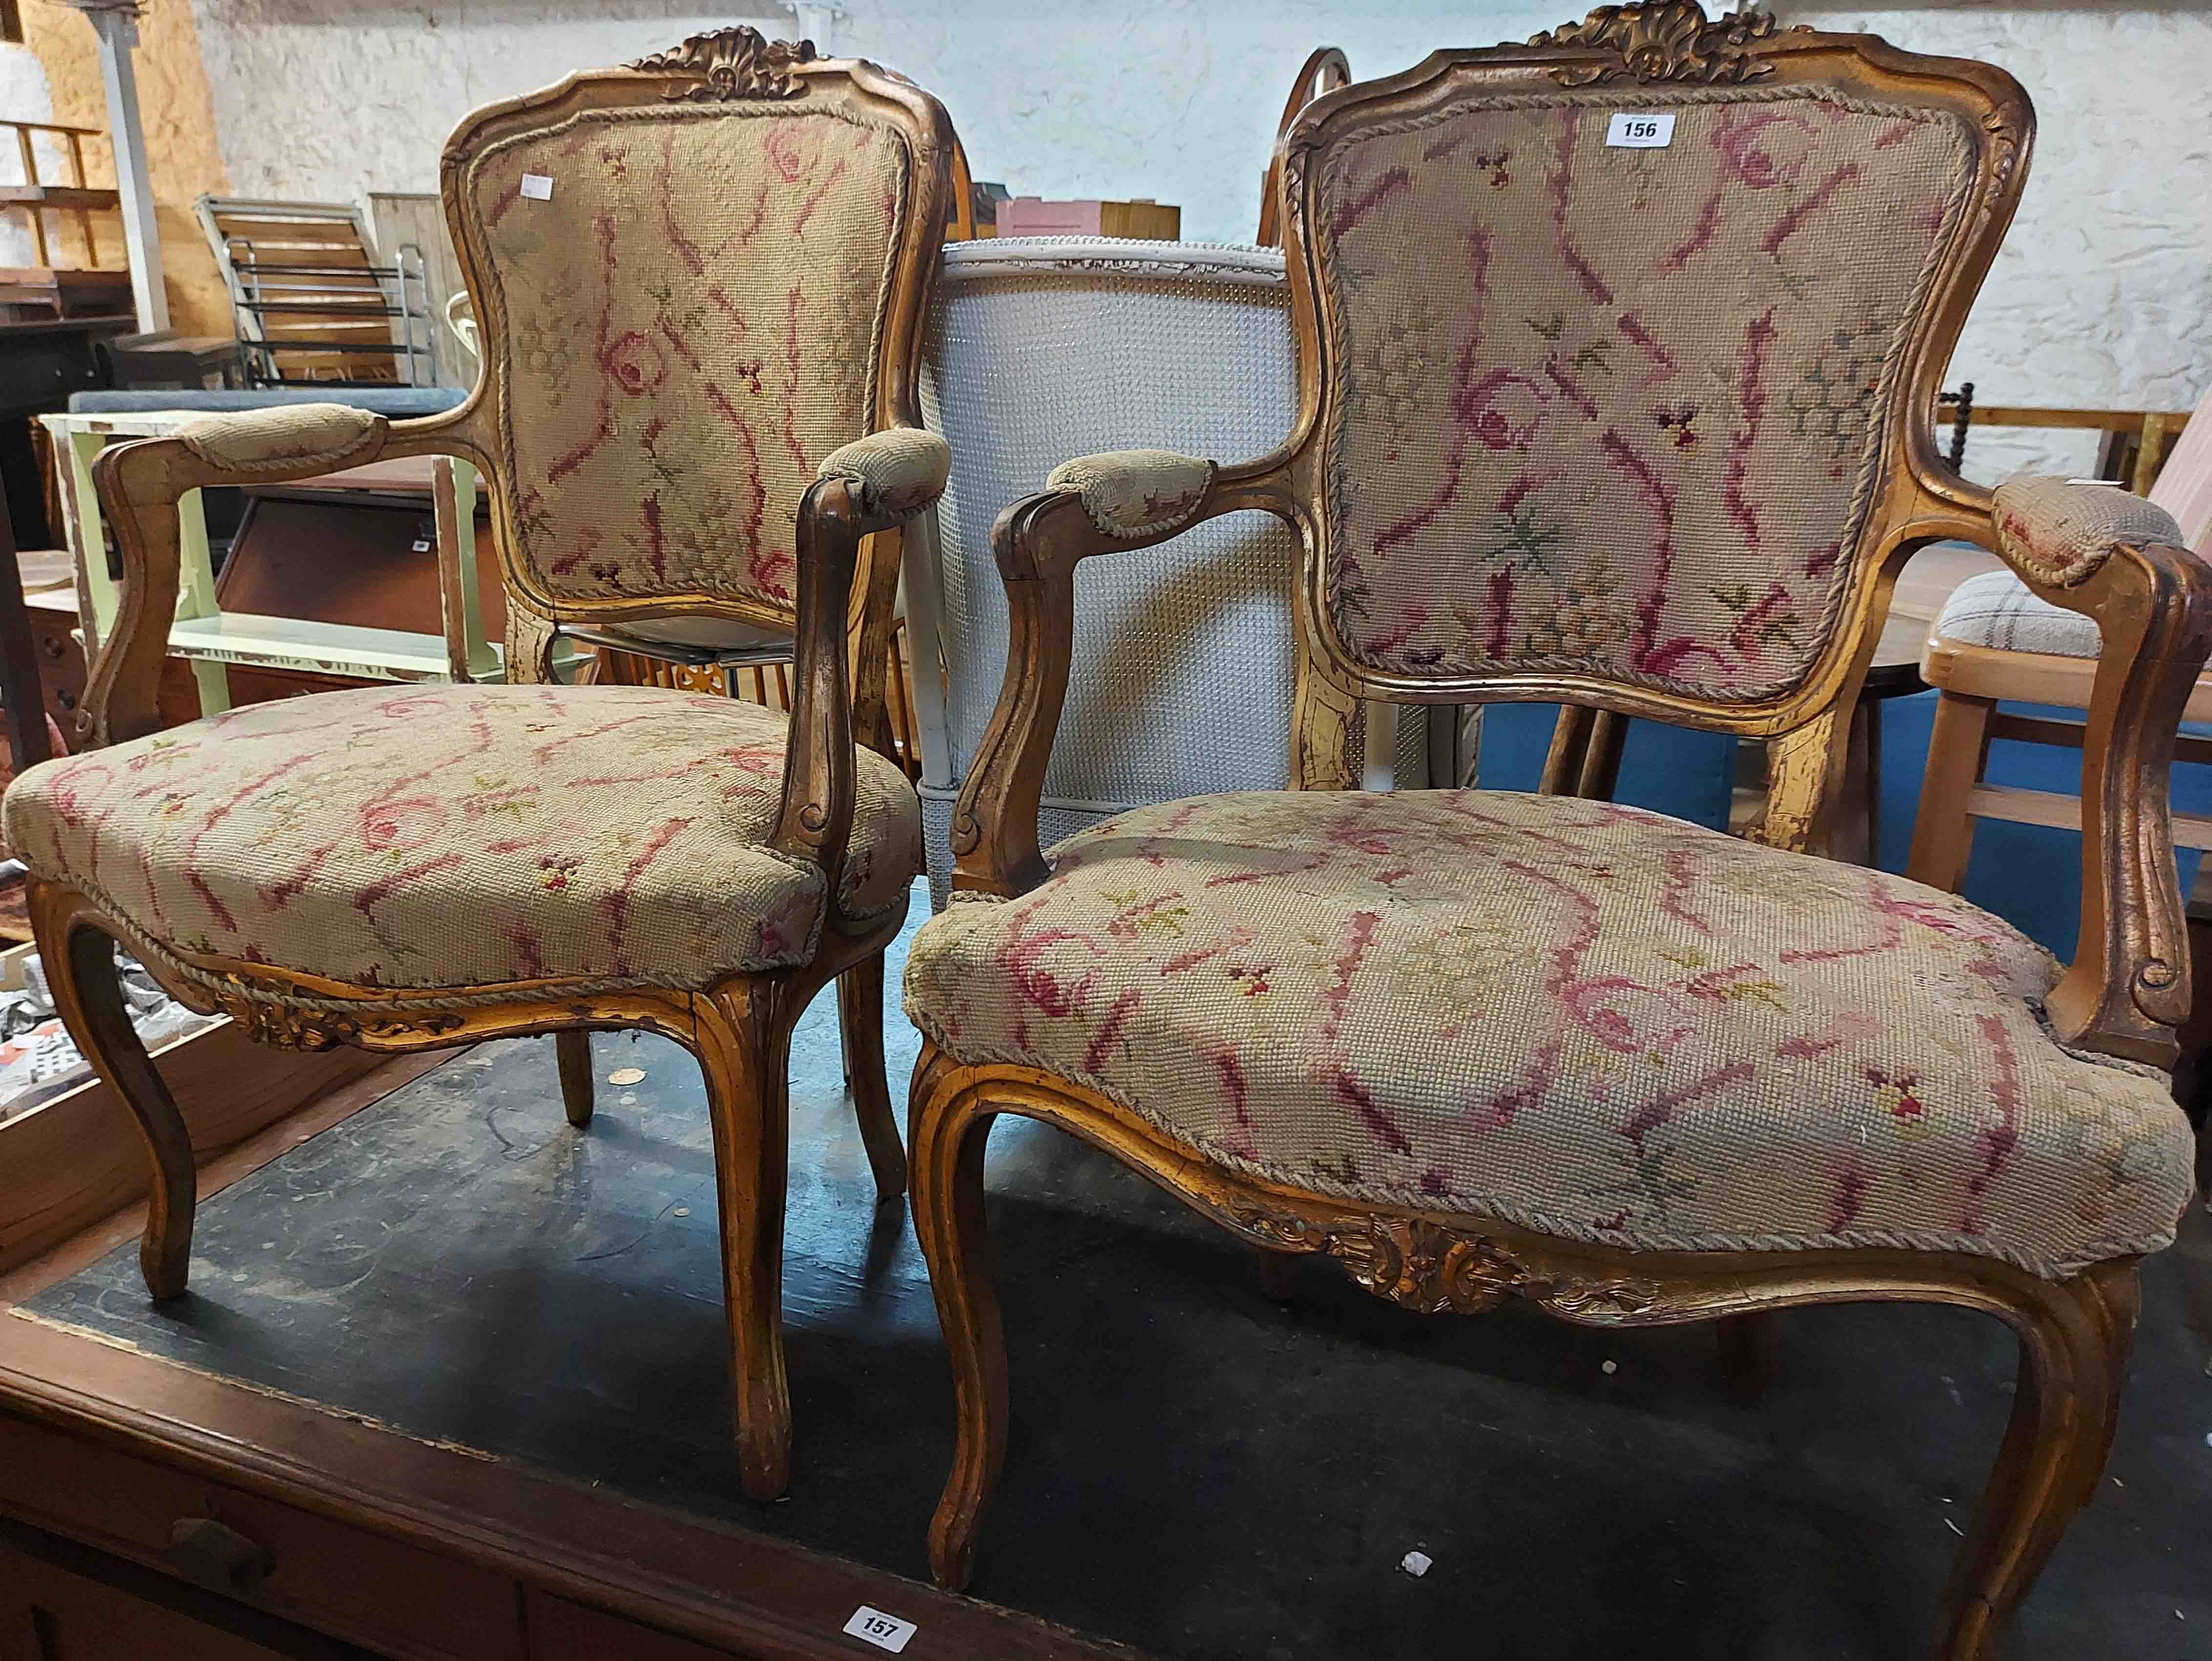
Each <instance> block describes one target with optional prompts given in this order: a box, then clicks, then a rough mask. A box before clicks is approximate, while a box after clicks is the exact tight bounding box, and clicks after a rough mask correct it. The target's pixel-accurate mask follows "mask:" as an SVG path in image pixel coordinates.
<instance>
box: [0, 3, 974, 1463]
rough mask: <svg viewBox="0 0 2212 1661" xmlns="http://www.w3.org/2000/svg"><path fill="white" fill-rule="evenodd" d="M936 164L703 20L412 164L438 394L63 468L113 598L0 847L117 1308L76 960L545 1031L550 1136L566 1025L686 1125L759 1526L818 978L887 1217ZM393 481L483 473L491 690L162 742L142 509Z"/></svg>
mask: <svg viewBox="0 0 2212 1661" xmlns="http://www.w3.org/2000/svg"><path fill="white" fill-rule="evenodd" d="M953 149H954V141H953V137H952V127H951V121H950V120H949V119H947V117H946V115H945V110H944V107H943V106H941V105H939V103H938V102H937V100H935V99H933V98H932V97H931V96H930V95H929V94H927V93H926V92H923V91H922V90H921V89H920V88H917V87H915V85H914V84H913V83H912V82H909V81H907V80H905V79H904V78H903V77H901V76H896V75H893V74H890V72H888V71H886V70H880V69H878V68H877V67H876V66H875V65H873V64H866V63H861V62H858V61H855V60H851V59H841V58H818V57H817V55H816V54H815V51H814V48H813V46H811V44H809V43H807V42H805V41H799V42H796V43H793V42H785V41H773V42H772V41H769V40H763V38H762V37H761V36H760V35H759V34H758V33H756V32H755V31H753V30H751V29H749V28H743V27H732V28H726V29H719V30H716V31H714V32H713V33H707V34H702V35H696V36H694V37H693V38H692V39H690V40H686V41H684V43H683V44H682V45H680V46H676V47H674V48H671V50H669V51H667V52H659V53H656V54H654V55H653V56H652V57H649V58H641V59H640V60H639V61H637V62H636V63H634V64H628V65H625V66H623V67H620V68H613V69H604V70H587V71H584V72H581V73H579V74H576V75H573V76H569V77H568V79H567V80H565V81H562V82H560V83H559V84H558V85H556V86H553V87H549V88H544V89H543V90H541V91H538V92H533V93H531V94H527V95H526V96H523V97H520V98H513V99H509V100H506V101H504V102H501V103H497V104H494V105H491V106H488V107H487V108H484V109H482V110H479V111H477V112H476V113H474V114H472V115H471V116H470V117H468V118H467V119H465V121H464V122H463V123H462V124H461V126H460V128H459V131H456V132H455V133H454V134H453V137H452V138H451V139H450V140H449V141H448V142H447V146H446V150H445V155H444V157H443V159H442V162H441V179H442V186H443V195H444V201H445V208H446V217H447V224H448V226H449V228H451V230H452V232H453V246H454V251H455V253H456V254H457V256H458V257H459V263H460V266H461V270H462V272H463V275H464V276H465V279H466V283H467V288H468V292H469V296H470V299H471V304H472V306H473V307H474V309H475V312H476V315H477V337H478V340H479V344H480V345H481V349H482V362H483V369H482V374H481V376H480V378H479V380H478V381H477V386H476V389H475V391H474V392H472V393H471V395H470V397H469V398H468V399H467V400H466V401H465V402H464V403H463V404H461V405H459V406H458V407H456V408H454V409H453V410H451V411H447V412H446V413H444V414H441V415H438V416H435V417H429V418H428V419H425V420H421V421H403V422H390V421H386V419H385V418H384V417H381V416H377V415H373V414H369V413H368V412H365V411H357V410H350V409H345V408H342V407H339V406H336V405H314V404H304V405H287V406H284V407H282V408H277V409H267V410H258V411H251V412H248V413H242V414H223V415H212V416H205V417H200V418H198V419H197V420H195V421H191V422H188V423H184V424H183V425H181V426H179V427H178V428H177V429H175V430H174V432H173V433H172V434H170V435H167V436H165V437H161V438H157V439H149V440H146V441H141V442H136V443H127V444H118V445H115V446H112V447H110V448H108V449H106V451H104V452H103V453H101V454H100V457H99V458H98V459H97V461H96V462H95V463H94V470H93V471H94V483H95V484H97V485H98V487H99V490H100V503H101V507H102V508H103V510H104V512H105V514H106V518H107V520H108V522H109V523H111V524H112V525H113V526H114V527H115V532H116V541H117V545H118V552H119V554H120V556H121V558H122V566H123V569H122V583H123V593H122V599H121V603H120V605H119V606H118V610H117V612H116V617H115V626H114V628H113V629H112V630H111V631H110V633H109V636H108V638H107V639H106V640H105V641H103V642H101V643H100V654H99V657H98V659H97V660H96V661H95V663H94V666H93V669H92V674H91V678H90V683H89V684H88V687H87V690H86V694H85V699H84V707H83V709H82V715H81V718H80V727H81V730H82V736H83V737H84V738H85V739H87V740H88V744H89V746H90V747H88V750H87V751H85V752H84V753H82V754H80V755H77V756H75V757H70V758H68V759H66V760H63V761H58V762H54V763H51V764H47V765H46V766H43V767H38V768H33V769H32V770H29V771H28V772H26V773H25V774H24V775H23V776H21V777H20V778H18V779H17V780H16V781H15V783H14V785H13V786H12V787H10V788H9V791H8V794H7V798H6V802H5V807H4V821H5V824H6V826H7V828H8V830H9V833H10V834H11V835H13V836H14V837H18V838H20V842H19V843H18V845H17V849H16V851H17V852H18V853H19V854H20V855H21V857H22V858H23V860H24V861H25V862H26V863H27V865H28V867H30V873H31V879H30V884H29V888H28V896H29V905H30V910H31V914H32V925H33V929H34V931H35V933H36V934H37V936H38V944H39V954H40V958H41V959H42V960H43V961H44V963H45V964H46V967H47V972H48V975H49V978H50V981H51V983H52V987H53V991H54V999H55V1002H56V1005H57V1006H58V1008H59V1011H60V1013H61V1015H62V1018H63V1019H64V1021H65V1022H66V1023H67V1024H68V1026H69V1030H70V1036H71V1037H73V1038H75V1039H76V1043H77V1045H78V1047H79V1048H80V1049H81V1050H83V1051H84V1053H85V1054H86V1055H87V1056H89V1057H91V1058H92V1060H93V1061H94V1064H95V1065H96V1066H98V1068H100V1072H101V1074H102V1076H103V1077H104V1078H105V1079H106V1080H107V1082H108V1084H109V1085H110V1086H112V1088H113V1089H114V1090H115V1091H116V1092H117V1093H118V1095H119V1096H120V1097H121V1098H122V1099H123V1100H124V1102H125V1104H126V1105H127V1106H128V1107H129V1108H130V1110H131V1114H132V1116H133V1117H134V1118H135V1120H136V1122H137V1126H138V1129H139V1130H140V1132H141V1134H142V1135H143V1140H144V1141H145V1144H146V1148H147V1153H148V1158H149V1165H150V1167H151V1173H152V1182H151V1189H150V1194H149V1204H148V1212H147V1222H146V1232H145V1235H144V1238H143V1241H142V1242H141V1246H140V1262H141V1265H142V1267H143V1270H144V1273H145V1278H146V1284H147V1287H148V1289H149V1292H151V1293H153V1295H154V1296H155V1297H156V1298H164V1299H166V1298H173V1297H175V1296H177V1295H179V1293H182V1292H183V1291H184V1290H185V1281H186V1278H187V1272H188V1269H189V1267H190V1264H191V1239H192V1208H193V1204H194V1200H195V1175H194V1167H193V1155H192V1147H191V1125H190V1124H189V1123H187V1122H186V1120H185V1116H184V1115H183V1114H181V1113H180V1112H179V1109H178V1105H177V1104H176V1103H175V1102H174V1101H173V1100H172V1099H171V1098H170V1096H169V1093H168V1091H167V1087H166V1086H164V1084H163V1083H162V1080H161V1075H160V1074H159V1072H158V1071H157V1070H156V1069H155V1068H154V1067H153V1066H152V1065H151V1064H150V1063H149V1061H148V1059H147V1057H146V1054H145V1051H144V1049H143V1045H141V1044H140V1043H139V1042H138V1039H137V1035H136V1033H135V1032H134V1031H133V1029H132V1028H131V1025H130V1022H129V1021H128V1019H125V1018H124V1016H123V1013H122V1005H121V1002H120V995H119V993H118V990H117V989H116V985H115V974H114V953H113V950H112V941H114V940H123V941H125V942H127V943H128V944H130V945H131V946H132V947H133V948H134V949H136V950H137V952H138V954H139V956H140V957H141V958H142V959H143V961H144V962H145V964H146V965H147V967H148V968H149V970H152V971H153V973H154V974H155V976H156V977H158V978H160V979H161V981H162V982H163V983H164V984H165V985H166V986H167V988H168V989H169V990H171V991H172V992H173V993H174V994H175V995H176V996H177V997H179V999H181V1000H182V1001H185V1003H187V1004H190V1005H191V1007H194V1008H200V1009H219V1010H221V1011H222V1012H223V1013H227V1014H228V1015H230V1016H231V1017H232V1018H233V1019H235V1020H236V1021H238V1022H239V1023H240V1025H241V1026H242V1027H243V1028H244V1029H245V1030H246V1031H248V1032H250V1033H251V1034H252V1036H253V1037H257V1038H258V1039H261V1040H263V1041H264V1042H266V1043H275V1044H288V1045H294V1046H309V1047H324V1046H327V1045H330V1044H333V1043H352V1044H358V1045H362V1046H364V1047H367V1048H369V1049H373V1050H394V1051H404V1050H428V1049H436V1048H439V1047H441V1046H447V1045H452V1044H459V1043H474V1042H476V1041H477V1040H479V1039H483V1038H493V1037H507V1036H523V1035H532V1034H538V1033H550V1034H551V1035H552V1037H553V1041H554V1044H555V1047H556V1057H557V1060H558V1062H559V1070H560V1080H561V1095H562V1106H563V1108H564V1109H565V1110H566V1112H567V1115H568V1121H569V1123H571V1124H572V1125H574V1126H575V1127H576V1128H577V1129H579V1130H582V1129H586V1127H588V1125H589V1124H590V1123H591V1120H592V1111H593V1099H592V1098H593V1068H592V1056H591V1050H590V1047H589V1038H590V1034H591V1032H592V1031H594V1030H601V1031H605V1030H623V1029H630V1030H641V1031H652V1032H656V1033H659V1034H660V1035H661V1036H663V1037H668V1038H671V1039H672V1040H674V1041H675V1042H677V1043H680V1044H682V1045H684V1047H685V1048H687V1049H688V1050H690V1051H691V1052H692V1053H693V1054H694V1055H695V1056H696V1057H697V1059H698V1061H699V1062H700V1067H701V1071H702V1074H703V1077H704V1081H705V1086H706V1097H707V1109H708V1118H709V1120H710V1122H711V1123H712V1125H713V1127H714V1171H715V1182H716V1189H717V1197H718V1200H719V1208H720V1226H721V1244H722V1270H723V1294H724V1300H725V1304H726V1313H727V1316H728V1328H729V1331H728V1342H729V1360H730V1365H731V1372H732V1407H733V1409H734V1411H733V1413H732V1418H733V1420H734V1421H735V1422H734V1428H735V1431H736V1444H737V1456H738V1458H737V1463H738V1476H739V1479H740V1480H741V1481H742V1482H743V1484H744V1489H745V1491H746V1492H747V1493H748V1494H750V1495H752V1496H754V1497H756V1498H759V1499H764V1500H765V1499H773V1498H775V1496H777V1495H778V1494H781V1493H782V1491H783V1489H784V1487H785V1485H786V1482H787V1478H788V1475H789V1471H790V1459H791V1453H790V1445H791V1402H790V1398H789V1394H788V1391H787V1387H786V1384H785V1378H784V1362H783V1336H782V1326H781V1319H782V1317H781V1275H782V1262H783V1257H782V1253H783V1206H784V1193H785V1189H786V1186H787V1177H788V1172H787V1169H786V1166H787V1157H788V1155H787V1147H788V1127H787V1113H788V1100H787V1092H788V1087H789V1086H788V1080H787V1071H788V1067H787V1063H788V1059H789V1050H790V1042H791V1031H792V1027H793V1025H794V1024H795V1023H796V1022H797V1021H798V1019H799V1016H800V1014H801V1013H803V1012H804V1011H805V1008H806V1007H807V1004H808V1002H809V1001H811V999H812V998H813V997H814V995H816V994H817V992H819V991H820V990H822V989H823V987H824V986H826V985H828V984H829V983H831V982H832V981H834V982H835V983H836V987H837V1001H838V1007H839V1015H840V1025H841V1028H842V1033H843V1037H844V1046H845V1070H846V1076H847V1078H848V1080H849V1081H850V1087H851V1091H852V1098H853V1110H854V1118H855V1120H856V1121H857V1125H858V1129H859V1134H860V1141H861V1142H862V1144H863V1146H864V1147H865V1148H866V1153H867V1157H868V1163H869V1165H870V1168H871V1170H872V1172H873V1174H874V1177H875V1182H876V1189H877V1192H878V1196H879V1197H881V1198H883V1199H885V1200H889V1199H891V1198H894V1197H896V1196H899V1195H900V1194H902V1192H903V1191H904V1189H905V1185H906V1175H907V1172H906V1158H905V1153H904V1150H903V1149H902V1147H900V1145H899V1135H898V1128H897V1123H896V1119H895V1118H894V1116H893V1114H892V1109H891V1101H890V1083H889V1080H888V1079H887V1077H886V1075H885V1073H884V1050H883V986H884V948H885V947H886V946H888V945H889V944H890V942H891V941H892V940H895V939H896V937H897V934H898V932H899V928H900V925H901V923H902V921H903V919H904V916H905V913H906V905H907V895H908V885H909V883H910V882H911V881H912V879H913V878H914V877H915V875H916V873H918V872H919V871H920V870H921V865H922V856H921V818H920V813H921V809H920V804H919V802H918V800H916V798H915V794H914V793H913V791H912V789H911V788H909V787H908V784H907V782H906V780H905V778H904V776H903V774H902V771H901V770H900V768H899V767H898V765H897V764H896V761H895V760H893V759H892V758H891V757H890V756H889V755H888V753H884V754H878V753H877V747H876V746H878V745H885V744H888V742H889V740H888V739H886V738H885V737H884V733H886V732H887V727H886V724H885V722H884V719H883V716H884V697H885V668H886V662H887V659H888V655H889V652H890V636H891V630H892V625H893V622H894V609H895V603H896V593H897V586H898V569H897V550H898V547H899V543H900V539H901V538H902V537H903V536H905V535H906V534H908V532H911V531H913V530H914V529H915V520H916V516H917V515H920V514H926V513H927V512H928V511H929V509H930V508H931V507H932V506H933V503H934V502H936V500H937V499H938V497H939V495H940V494H942V492H943V490H944V489H945V477H946V473H947V471H948V468H949V466H950V461H951V458H950V455H949V453H948V452H947V450H946V447H945V442H944V441H943V440H942V439H939V438H938V437H936V436H935V435H932V434H930V433H928V432H926V431H924V430H923V429H921V422H920V410H919V398H918V388H917V385H916V378H917V374H918V371H919V363H920V351H919V342H920V339H921V328H922V324H923V320H924V318H925V317H926V315H927V299H928V295H929V289H930V283H931V279H932V276H933V272H934V270H935V265H936V260H937V256H938V250H939V246H940V245H941V244H942V242H943V240H944V233H945V218H946V214H947V211H948V209H949V206H950V198H951V157H952V153H953ZM439 455H442V456H452V457H458V458H460V459H464V460H465V461H467V462H468V463H469V464H470V465H472V466H473V467H474V468H476V470H477V472H479V473H480V474H481V475H482V476H483V481H484V484H485V491H486V496H487V497H488V498H489V502H490V507H491V515H492V531H493V535H494V538H495V542H496V543H497V545H498V548H499V553H500V570H501V579H502V586H503V587H504V588H505V591H506V601H507V639H506V642H505V644H506V650H505V654H504V657H503V659H502V661H501V668H502V670H503V679H504V681H505V682H506V683H507V684H500V685H484V686H477V685H468V686H447V685H436V686H421V685H418V686H391V687H383V688H371V689H368V690H362V691H333V692H325V693H318V694H315V695H314V696H313V697H303V698H299V699H296V700H293V701H290V702H287V703H283V704H280V705H264V706H260V707H255V708H248V709H234V710H230V711H228V712H226V713H222V714H217V715H212V716H210V717H209V718H207V719H205V720H202V721H195V722H192V723H191V724H190V725H187V726H185V727H177V728H173V729H169V730H162V729H163V721H162V718H161V711H160V709H158V707H157V705H156V701H155V686H156V684H157V682H158V680H159V678H160V674H161V662H162V659H163V656H164V654H165V651H166V648H167V631H168V619H169V618H172V617H173V615H174V614H175V611H176V608H177V594H178V587H179V520H178V504H179V502H180V501H182V500H183V499H184V498H185V496H187V495H188V494H189V493H191V492H193V491H197V490H204V489H207V488H209V487H210V486H219V487H235V486H241V485H269V484H283V483H284V482H286V481H289V480H295V479H305V478H317V477H319V476H321V475H324V474H326V473H331V472H338V471H340V470H343V469H346V468H350V467H356V466H359V465H363V464H366V463H369V462H374V461H376V460H378V459H388V458H399V457H409V456H416V457H419V456H439ZM564 634H566V635H569V636H574V637H577V638H580V639H586V640H590V639H598V638H601V637H605V636H613V637H615V638H617V639H618V640H624V641H627V640H631V639H634V638H640V637H644V636H652V635H656V634H657V635H660V636H666V637H675V636H689V637H690V638H693V639H699V640H711V641H714V642H722V643H728V642H732V641H738V642H744V641H761V640H767V641H774V642H790V644H791V648H792V652H793V660H792V672H791V700H790V713H789V715H782V714H780V713H770V712H769V711H768V710H766V709H761V708H759V707H758V706H756V705H750V704H744V703H733V702H726V701H723V700H720V699H715V698H708V697H690V696H687V695H684V694H683V693H678V692H671V691H663V690H659V689H657V688H653V687H635V686H597V685H593V686H571V685H561V684H556V679H557V677H556V661H557V660H558V659H559V658H560V657H561V656H562V655H563V654H562V653H561V652H560V651H558V650H557V649H556V648H557V647H558V646H559V642H560V639H561V636H563V635H564Z"/></svg>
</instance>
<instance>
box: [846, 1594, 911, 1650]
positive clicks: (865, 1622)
mask: <svg viewBox="0 0 2212 1661" xmlns="http://www.w3.org/2000/svg"><path fill="white" fill-rule="evenodd" d="M845 1630H846V1631H847V1632H848V1633H849V1634H851V1635H852V1636H854V1638H858V1639H860V1640H864V1641H866V1642H867V1643H870V1644H873V1645H874V1646H876V1647H877V1648H878V1649H879V1650H889V1651H890V1652H891V1653H892V1654H893V1655H896V1654H897V1653H898V1652H900V1651H901V1650H902V1649H904V1648H905V1647H906V1642H907V1640H908V1639H909V1638H911V1637H913V1636H914V1634H915V1631H916V1628H915V1624H914V1622H913V1621H902V1620H900V1619H899V1618H898V1616H896V1615H885V1614H884V1612H883V1611H882V1610H881V1609H871V1608H869V1607H868V1606H867V1605H866V1603H863V1604H861V1605H860V1608H858V1609H854V1611H853V1618H852V1619H851V1620H849V1621H847V1622H846V1623H845Z"/></svg>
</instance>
